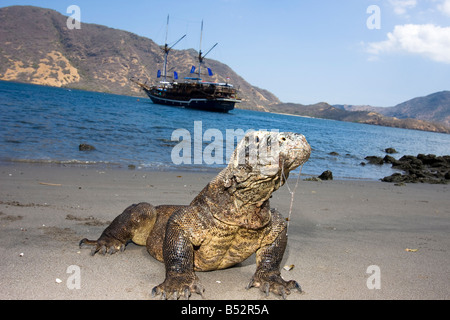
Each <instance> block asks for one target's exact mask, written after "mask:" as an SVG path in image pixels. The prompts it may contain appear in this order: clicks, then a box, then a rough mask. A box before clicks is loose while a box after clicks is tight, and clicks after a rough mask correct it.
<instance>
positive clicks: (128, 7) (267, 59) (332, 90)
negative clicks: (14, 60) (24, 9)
mask: <svg viewBox="0 0 450 320" xmlns="http://www.w3.org/2000/svg"><path fill="white" fill-rule="evenodd" d="M10 5H35V6H39V7H45V8H51V9H54V10H56V11H59V12H61V13H63V14H65V15H69V13H67V8H68V7H69V6H70V5H78V6H79V7H80V10H81V22H82V23H97V24H102V25H106V26H109V27H113V28H117V29H123V30H127V31H130V32H133V33H136V34H138V35H141V36H145V37H148V38H151V39H153V40H154V41H156V42H157V43H158V44H163V43H164V39H165V24H166V18H167V15H168V14H169V15H170V26H169V37H168V38H169V39H168V42H169V43H173V42H175V41H176V40H178V38H180V37H181V36H182V35H183V34H185V33H187V37H186V38H185V39H183V40H182V41H181V42H180V43H179V44H178V45H177V46H176V49H187V48H194V49H198V46H199V33H200V23H201V20H202V19H203V20H204V33H203V43H202V49H203V52H205V51H206V50H208V49H209V48H210V47H211V46H212V45H214V44H215V43H216V42H218V43H219V45H218V46H217V47H216V48H215V49H214V50H213V51H212V52H211V53H210V54H209V55H208V58H211V59H216V60H219V61H221V62H223V63H226V64H228V65H229V66H230V67H231V68H232V69H233V70H234V71H236V72H237V73H238V74H239V75H240V76H242V77H243V78H244V79H246V80H247V81H248V82H250V83H251V84H252V85H256V86H258V87H260V88H264V89H267V90H269V91H271V92H272V93H274V94H275V95H276V96H277V97H278V98H279V99H280V100H281V101H283V102H295V103H302V104H311V103H316V102H321V101H324V102H328V103H330V104H369V105H373V106H384V107H387V106H393V105H396V104H398V103H401V102H403V101H405V100H409V99H411V98H414V97H417V96H424V95H428V94H431V93H433V92H437V91H442V90H450V0H339V1H337V0H316V1H313V0H289V1H288V0H277V1H273V0H163V1H161V0H159V1H156V0H146V1H143V0H139V1H138V0H136V1H119V0H109V1H105V0H80V1H77V0H47V1H45V0H43V1H27V0H1V2H0V6H10ZM81 27H82V25H81ZM0 41H1V40H0Z"/></svg>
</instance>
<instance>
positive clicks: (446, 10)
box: [438, 0, 450, 17]
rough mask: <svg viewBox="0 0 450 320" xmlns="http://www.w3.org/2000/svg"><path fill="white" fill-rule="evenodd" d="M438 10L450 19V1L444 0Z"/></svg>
mask: <svg viewBox="0 0 450 320" xmlns="http://www.w3.org/2000/svg"><path fill="white" fill-rule="evenodd" d="M438 9H439V10H440V11H441V12H442V13H443V14H445V15H447V16H449V17H450V0H444V1H442V3H441V4H439V5H438Z"/></svg>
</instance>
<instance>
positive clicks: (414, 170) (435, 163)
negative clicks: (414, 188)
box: [381, 154, 450, 184]
mask: <svg viewBox="0 0 450 320" xmlns="http://www.w3.org/2000/svg"><path fill="white" fill-rule="evenodd" d="M387 157H388V156H386V157H385V159H384V160H385V162H386V163H392V168H394V169H399V170H402V171H404V173H403V174H401V173H394V174H393V175H391V176H388V177H384V178H383V179H381V180H382V181H385V182H395V183H400V182H403V183H405V182H406V183H417V182H421V183H433V184H435V183H450V181H449V180H450V179H449V178H450V156H440V157H436V155H434V154H428V155H425V154H419V155H417V157H414V156H411V155H406V156H403V157H401V158H400V159H399V160H395V159H394V160H395V161H393V160H392V159H391V158H392V157H390V158H387Z"/></svg>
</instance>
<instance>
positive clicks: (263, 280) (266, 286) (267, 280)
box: [246, 273, 302, 299]
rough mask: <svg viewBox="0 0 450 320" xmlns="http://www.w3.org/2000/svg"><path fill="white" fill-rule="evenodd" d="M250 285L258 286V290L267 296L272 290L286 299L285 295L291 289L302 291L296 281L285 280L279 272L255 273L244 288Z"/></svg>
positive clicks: (248, 287)
mask: <svg viewBox="0 0 450 320" xmlns="http://www.w3.org/2000/svg"><path fill="white" fill-rule="evenodd" d="M252 287H255V288H260V290H261V291H262V292H263V293H264V294H265V295H266V296H267V297H268V296H269V293H270V292H273V293H275V294H277V295H279V296H281V297H282V298H283V299H286V297H287V296H288V295H289V294H290V293H291V289H297V291H298V292H300V293H301V292H302V289H301V287H300V285H299V284H298V283H297V281H294V280H290V281H285V280H283V278H282V277H281V276H280V274H279V273H258V274H255V275H254V276H253V278H252V279H251V280H250V282H249V284H248V285H247V287H246V288H247V289H250V288H252Z"/></svg>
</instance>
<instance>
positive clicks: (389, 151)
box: [384, 148, 397, 154]
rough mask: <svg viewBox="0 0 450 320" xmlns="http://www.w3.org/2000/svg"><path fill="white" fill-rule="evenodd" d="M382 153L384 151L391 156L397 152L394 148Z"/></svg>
mask: <svg viewBox="0 0 450 320" xmlns="http://www.w3.org/2000/svg"><path fill="white" fill-rule="evenodd" d="M384 151H385V152H386V153H390V154H392V153H397V150H395V149H394V148H386V149H385V150H384Z"/></svg>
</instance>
